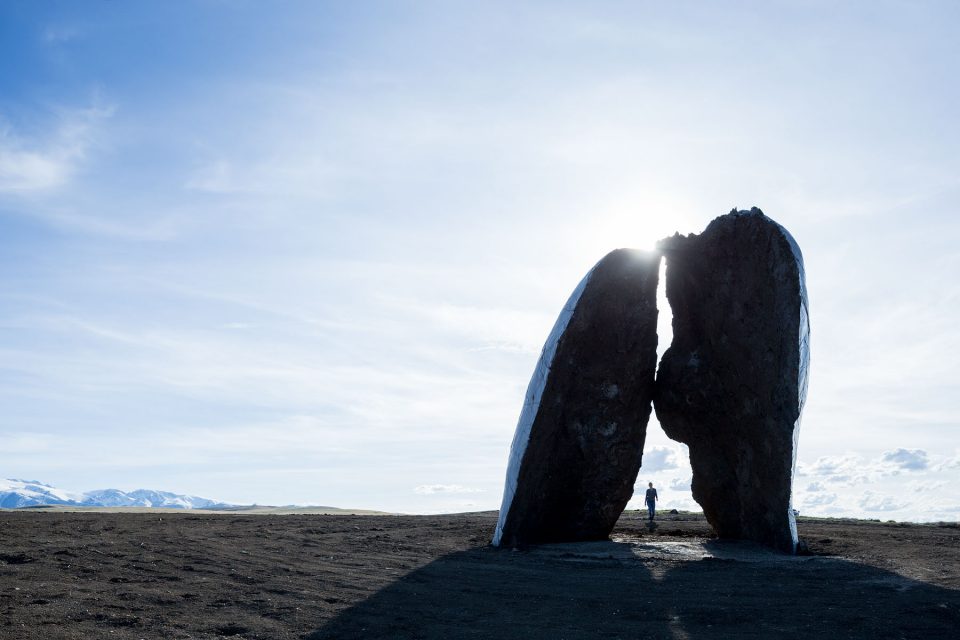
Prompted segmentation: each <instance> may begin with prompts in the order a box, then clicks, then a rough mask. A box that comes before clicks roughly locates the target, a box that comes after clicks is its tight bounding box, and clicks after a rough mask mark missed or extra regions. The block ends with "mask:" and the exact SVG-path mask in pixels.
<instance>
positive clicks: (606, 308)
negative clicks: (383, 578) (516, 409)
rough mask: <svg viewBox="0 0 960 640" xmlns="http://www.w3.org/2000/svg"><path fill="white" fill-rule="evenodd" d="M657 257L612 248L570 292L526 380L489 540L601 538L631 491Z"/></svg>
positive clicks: (650, 367) (642, 417) (651, 345)
mask: <svg viewBox="0 0 960 640" xmlns="http://www.w3.org/2000/svg"><path fill="white" fill-rule="evenodd" d="M659 263H660V256H659V255H658V254H652V253H647V252H642V251H632V250H626V249H620V250H617V251H613V252H611V253H610V254H608V255H607V256H606V257H605V258H604V259H603V260H601V261H600V262H599V263H597V265H596V266H595V267H594V268H593V269H592V270H591V271H590V273H588V274H587V275H586V277H585V278H584V279H583V281H581V283H580V285H579V286H578V287H577V289H576V290H575V291H574V292H573V294H572V295H571V296H570V300H569V301H568V302H567V304H566V306H565V307H564V309H563V311H562V312H561V314H560V317H559V318H558V319H557V322H556V325H555V326H554V328H553V331H552V332H551V334H550V337H549V338H548V339H547V342H546V344H545V345H544V348H543V353H542V354H541V356H540V360H539V362H538V364H537V369H536V371H535V372H534V374H533V377H532V379H531V380H530V385H529V387H528V389H527V395H526V398H525V401H524V406H523V410H522V412H521V415H520V420H519V423H518V425H517V430H516V434H515V436H514V440H513V445H512V447H511V449H510V462H509V465H508V469H507V479H506V486H505V488H504V496H503V506H502V507H501V509H500V516H499V520H498V522H497V528H496V531H495V533H494V538H493V544H494V545H497V546H511V547H513V546H518V545H524V544H535V543H543V542H569V541H577V540H596V539H603V538H606V537H607V536H608V535H609V533H610V531H611V530H612V529H613V526H614V524H615V523H616V522H617V518H619V517H620V514H621V512H622V511H623V509H624V507H625V506H626V504H627V501H628V500H630V497H631V496H632V494H633V484H634V481H635V480H636V477H637V472H638V471H639V468H640V462H641V456H642V453H643V443H644V439H645V437H646V428H647V420H648V419H649V417H650V411H651V401H652V396H653V390H654V373H655V370H656V364H657V354H656V348H657V333H656V332H657V306H656V300H657V280H658V276H659V273H658V272H659Z"/></svg>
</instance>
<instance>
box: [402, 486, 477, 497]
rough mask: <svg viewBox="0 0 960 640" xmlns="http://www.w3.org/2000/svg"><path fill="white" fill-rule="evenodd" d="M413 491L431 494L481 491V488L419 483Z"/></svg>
mask: <svg viewBox="0 0 960 640" xmlns="http://www.w3.org/2000/svg"><path fill="white" fill-rule="evenodd" d="M413 492H414V493H419V494H420V495H433V494H435V493H483V489H472V488H470V487H464V486H462V485H459V484H421V485H418V486H416V487H414V488H413Z"/></svg>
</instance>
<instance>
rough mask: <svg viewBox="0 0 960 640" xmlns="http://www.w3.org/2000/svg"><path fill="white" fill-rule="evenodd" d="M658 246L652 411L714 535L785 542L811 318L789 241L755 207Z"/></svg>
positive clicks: (790, 536)
mask: <svg viewBox="0 0 960 640" xmlns="http://www.w3.org/2000/svg"><path fill="white" fill-rule="evenodd" d="M658 248H659V249H660V250H661V251H662V252H663V253H664V255H665V257H666V265H667V271H666V287H667V299H668V300H669V302H670V308H671V309H672V311H673V342H672V344H671V345H670V348H669V349H667V351H666V353H664V356H663V359H662V360H661V362H660V368H659V371H658V373H657V393H656V397H655V399H654V407H655V408H656V412H657V418H658V419H659V421H660V424H661V425H662V426H663V430H664V431H665V432H666V434H667V435H668V436H669V437H671V438H673V439H674V440H679V441H680V442H684V443H686V444H687V446H688V447H689V449H690V464H691V466H692V468H693V484H692V490H693V497H694V499H695V500H696V501H697V502H698V503H699V504H700V506H701V507H703V512H704V514H705V515H706V517H707V520H708V521H709V522H710V524H711V525H713V528H714V529H715V530H716V532H717V535H719V536H720V537H721V538H741V539H747V540H753V541H756V542H759V543H762V544H765V545H768V546H772V547H776V548H779V549H781V550H784V551H787V552H790V553H792V552H794V550H795V548H796V544H797V530H796V523H795V520H794V514H793V509H792V506H791V500H790V498H791V485H792V480H793V471H794V465H795V460H796V447H797V436H798V431H799V427H800V413H801V411H802V409H803V403H804V399H805V397H806V390H807V364H808V361H809V349H808V336H809V330H810V329H809V320H808V315H807V294H806V286H805V284H804V270H803V258H802V256H801V254H800V249H799V248H798V247H797V244H796V242H795V241H794V240H793V238H792V237H791V236H790V234H789V233H788V232H787V231H786V229H784V228H783V227H781V226H780V225H779V224H777V223H776V222H774V221H773V220H771V219H770V218H768V217H767V216H765V215H764V214H763V212H761V211H760V210H759V209H756V208H754V209H751V210H750V211H736V210H734V211H732V212H731V213H729V214H728V215H726V216H721V217H719V218H717V219H716V220H714V221H713V222H712V223H710V225H709V226H708V227H707V228H706V230H705V231H704V232H703V233H702V234H700V235H699V236H698V235H690V236H686V237H684V236H680V235H676V236H674V237H672V238H668V239H666V240H663V241H661V242H660V243H659V247H658Z"/></svg>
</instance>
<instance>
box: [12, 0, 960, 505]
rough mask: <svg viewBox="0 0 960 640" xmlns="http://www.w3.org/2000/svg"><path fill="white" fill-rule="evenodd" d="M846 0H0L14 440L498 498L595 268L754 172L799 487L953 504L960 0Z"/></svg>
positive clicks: (179, 482) (256, 495) (34, 458)
mask: <svg viewBox="0 0 960 640" xmlns="http://www.w3.org/2000/svg"><path fill="white" fill-rule="evenodd" d="M834 5H835V3H828V2H822V3H821V2H764V3H760V2H756V3H725V4H724V5H723V7H722V8H720V7H719V5H715V4H714V3H705V2H704V3H697V2H689V3H687V2H681V3H669V6H668V5H667V4H664V3H652V2H650V3H646V2H623V3H605V2H591V3H565V2H560V3H537V2H529V3H496V2H490V3H467V2H386V3H374V2H370V3H332V2H331V3H324V2H303V3H298V2H283V3H278V4H275V5H271V7H270V8H269V9H267V8H266V7H265V6H264V5H263V4H262V3H258V2H241V1H235V2H231V1H212V0H211V1H206V2H200V1H198V2H180V3H147V2H133V3H117V2H93V1H90V2H84V3H78V2H59V3H58V2H44V3H36V2H27V1H16V0H14V1H12V2H5V3H3V5H2V6H0V273H2V274H3V277H2V278H0V406H2V407H3V411H2V416H0V442H2V446H0V475H2V476H5V477H28V478H30V479H39V480H42V481H46V482H49V483H52V484H55V485H57V486H60V487H63V488H65V489H72V490H89V489H95V488H103V487H107V486H110V487H118V488H121V489H133V488H137V487H140V486H146V487H151V488H158V489H166V490H173V491H178V492H189V493H195V494H200V495H205V496H209V497H213V498H217V499H223V500H229V501H235V502H259V503H271V504H279V503H313V504H328V505H339V506H351V507H368V508H379V509H387V510H403V511H410V512H435V511H445V510H467V509H481V508H496V507H497V506H498V505H499V501H500V492H501V489H502V483H503V474H504V471H505V467H506V461H507V451H508V448H509V444H510V441H511V438H512V434H513V429H514V427H515V424H516V419H517V416H518V415H519V411H520V407H521V404H522V397H523V392H524V390H525V388H526V384H527V380H528V378H529V375H530V373H531V372H532V370H533V366H534V363H535V362H536V359H537V356H538V354H539V350H540V348H541V346H542V344H543V340H544V339H545V338H546V336H547V334H548V333H549V330H550V327H551V326H552V324H553V321H554V319H555V317H556V314H557V313H558V311H559V310H560V308H561V306H562V305H563V302H564V301H565V300H566V297H567V296H568V295H569V293H570V291H571V290H572V289H573V287H574V286H575V285H576V284H577V282H578V281H579V280H580V278H581V277H582V276H583V274H584V273H585V272H586V271H587V270H588V269H589V268H590V267H591V266H592V265H593V263H595V262H596V261H597V260H598V259H600V258H601V257H602V256H603V255H604V254H605V253H606V252H607V251H609V250H611V249H613V248H617V247H621V246H637V247H645V246H651V245H652V244H653V242H654V241H656V240H657V239H658V238H660V237H664V236H666V235H671V234H672V233H673V232H675V231H680V232H682V233H690V232H699V231H701V230H702V229H703V228H704V227H705V226H706V224H707V223H708V222H709V221H710V220H711V219H712V218H714V217H715V216H717V215H721V214H723V213H725V212H727V211H729V210H730V209H731V208H732V207H734V206H738V207H741V208H744V207H747V208H748V207H750V206H759V207H761V208H762V209H763V210H764V211H765V212H766V213H767V214H768V215H770V216H771V217H773V218H774V219H776V220H777V221H779V222H780V223H782V224H783V225H785V226H786V227H787V228H788V229H789V230H790V231H791V232H792V233H793V235H794V236H795V237H796V239H797V241H798V243H799V244H800V247H801V248H802V250H803V252H804V255H805V259H806V266H807V273H808V287H809V292H810V298H811V324H812V371H811V382H810V391H809V397H808V404H807V409H806V412H805V416H804V423H803V426H802V430H801V435H800V451H799V473H798V478H797V483H796V490H797V496H796V501H797V506H798V507H799V508H800V510H801V511H802V512H804V513H818V514H823V515H832V514H848V515H859V516H868V517H879V518H883V519H914V520H930V519H950V520H955V519H957V517H958V514H960V489H958V487H960V445H958V441H957V436H956V434H957V432H958V427H960V425H958V418H957V416H958V415H960V381H958V374H957V373H956V367H955V363H956V362H957V361H958V360H960V338H958V336H957V331H956V327H957V324H958V320H960V283H958V280H957V275H958V274H960V249H958V248H957V245H956V240H955V239H956V238H957V237H958V236H960V217H958V215H957V206H956V202H957V201H958V197H960V177H958V176H960V124H958V120H957V118H956V115H955V114H956V113H958V112H960V104H958V103H960V99H958V98H960V89H958V87H957V83H956V82H955V80H956V78H957V77H960V69H958V67H960V62H958V61H960V43H958V41H957V40H956V38H955V37H954V34H955V27H956V25H957V24H958V23H960V9H958V7H957V5H956V4H955V3H951V2H915V3H914V2H911V3H907V2H863V3H855V2H854V3H844V4H843V5H842V6H834ZM661 308H662V311H661V313H662V314H664V325H665V326H664V327H663V331H661V342H662V343H663V345H662V346H663V347H665V346H666V345H667V344H668V343H669V326H668V324H667V323H668V321H669V317H668V315H666V314H667V313H668V311H667V310H666V309H663V307H661ZM644 460H645V463H644V468H643V469H642V470H641V477H640V478H639V479H638V482H641V483H644V484H645V483H646V481H648V480H653V481H655V482H657V483H658V484H659V486H661V487H662V488H664V489H666V490H665V491H662V492H661V493H662V494H663V497H664V499H665V501H664V504H665V505H668V506H669V505H671V504H673V505H676V506H687V507H689V506H693V503H692V502H691V501H690V496H689V491H688V490H687V489H686V488H685V487H686V485H687V483H688V480H689V473H690V471H689V466H688V464H687V463H686V461H685V452H684V450H683V449H682V447H680V446H679V445H677V444H676V443H673V442H671V441H670V440H668V439H667V438H666V437H665V436H664V435H663V434H662V432H660V430H659V426H658V425H656V423H655V422H654V423H652V424H651V428H650V433H649V435H648V444H647V453H646V454H645V458H644Z"/></svg>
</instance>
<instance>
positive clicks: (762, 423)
mask: <svg viewBox="0 0 960 640" xmlns="http://www.w3.org/2000/svg"><path fill="white" fill-rule="evenodd" d="M661 256H663V257H664V258H665V260H666V292H667V299H668V300H669V301H670V306H671V308H672V310H673V342H672V343H671V345H670V347H669V349H667V351H666V352H665V353H664V355H663V358H662V359H661V361H660V364H659V368H657V363H656V353H655V352H656V345H657V334H656V320H657V313H658V311H657V307H656V290H657V284H658V283H657V281H658V270H659V264H660V259H661ZM808 364H809V315H808V302H807V292H806V285H805V279H804V266H803V258H802V256H801V253H800V249H799V248H798V246H797V244H796V242H795V241H794V239H793V237H792V236H791V235H790V234H789V233H788V232H787V231H786V229H784V228H783V227H782V226H780V225H779V224H777V223H776V222H774V221H773V220H771V219H770V218H768V217H767V216H765V215H764V214H763V212H762V211H760V210H759V209H756V208H754V209H751V210H749V211H737V210H734V211H732V212H730V213H729V214H727V215H725V216H720V217H719V218H717V219H715V220H714V221H713V222H711V223H710V225H709V226H708V227H707V228H706V230H705V231H704V232H703V233H701V234H700V235H693V234H691V235H689V236H680V235H679V234H678V235H675V236H674V237H672V238H667V239H665V240H663V241H661V242H660V243H659V245H658V251H657V252H655V253H645V252H637V251H627V250H622V249H621V250H617V251H614V252H612V253H610V254H609V255H607V256H606V257H605V258H604V259H603V260H601V261H600V262H599V263H598V264H597V265H596V266H595V267H594V268H593V269H592V270H591V271H590V272H589V273H588V274H587V275H586V277H585V278H584V279H583V281H582V282H581V283H580V285H579V286H578V287H577V288H576V289H575V290H574V292H573V294H572V295H571V296H570V300H569V301H568V302H567V304H566V305H565V306H564V309H563V311H562V312H561V313H560V316H559V318H558V319H557V322H556V324H555V326H554V328H553V331H552V332H551V334H550V336H549V337H548V338H547V341H546V344H545V345H544V348H543V352H542V353H541V356H540V359H539V361H538V363H537V367H536V369H535V371H534V374H533V376H532V378H531V381H530V385H529V387H528V390H527V394H526V397H525V400H524V406H523V410H522V411H521V415H520V419H519V421H518V424H517V429H516V432H515V435H514V439H513V444H512V446H511V449H510V460H509V464H508V468H507V474H506V482H505V484H504V495H503V503H502V506H501V508H500V517H499V520H498V522H497V527H496V530H495V532H494V535H493V544H494V545H495V546H508V547H515V546H523V545H527V544H539V543H545V542H566V541H577V540H598V539H603V538H605V537H607V536H608V535H609V533H610V531H611V530H612V529H613V526H614V523H615V522H616V520H617V518H618V517H619V515H620V513H621V512H622V511H623V509H624V507H625V506H626V504H627V501H628V500H629V499H630V497H631V495H632V491H633V485H634V482H635V481H636V477H637V473H638V471H639V468H640V464H641V455H642V451H643V442H644V439H645V436H646V427H647V421H648V418H649V415H650V407H651V404H652V406H653V407H655V409H656V412H657V417H658V419H659V420H660V423H661V425H662V426H663V428H664V432H665V433H666V434H667V435H668V436H669V437H671V438H673V439H674V440H677V441H680V442H684V443H686V444H687V445H688V447H689V450H690V464H691V467H692V470H693V483H692V491H693V497H694V499H695V500H696V501H697V502H698V503H699V504H700V505H701V507H703V511H704V514H705V515H706V517H707V519H708V521H709V522H710V524H711V525H712V526H713V527H714V529H715V530H716V531H717V533H718V535H720V536H721V537H728V538H735V539H745V540H753V541H756V542H759V543H761V544H765V545H768V546H771V547H774V548H777V549H780V550H781V551H786V552H788V553H793V552H794V551H795V550H796V546H797V542H798V539H797V530H796V523H795V520H794V513H793V508H792V504H791V490H792V481H793V472H794V466H795V463H796V449H797V438H798V433H799V428H800V416H801V413H802V410H803V404H804V401H805V398H806V391H807V369H808ZM655 371H656V375H654V372H655Z"/></svg>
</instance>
